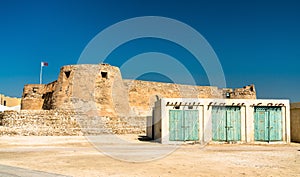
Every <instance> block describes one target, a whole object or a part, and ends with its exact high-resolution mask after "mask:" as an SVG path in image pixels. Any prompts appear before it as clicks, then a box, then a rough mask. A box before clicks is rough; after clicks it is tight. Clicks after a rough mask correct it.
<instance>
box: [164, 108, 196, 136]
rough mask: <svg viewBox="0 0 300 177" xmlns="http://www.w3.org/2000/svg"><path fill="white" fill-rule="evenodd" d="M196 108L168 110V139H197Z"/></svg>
mask: <svg viewBox="0 0 300 177" xmlns="http://www.w3.org/2000/svg"><path fill="white" fill-rule="evenodd" d="M198 115H199V112H198V110H170V112H169V139H170V141H189V140H199V130H198V129H199V124H198Z"/></svg>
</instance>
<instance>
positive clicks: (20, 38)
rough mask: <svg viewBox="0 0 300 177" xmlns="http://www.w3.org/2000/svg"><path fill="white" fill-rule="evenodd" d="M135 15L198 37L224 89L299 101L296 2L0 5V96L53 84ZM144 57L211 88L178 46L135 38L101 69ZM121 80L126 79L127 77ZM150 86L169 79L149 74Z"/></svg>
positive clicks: (14, 0) (9, 0)
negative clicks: (163, 61) (216, 64)
mask: <svg viewBox="0 0 300 177" xmlns="http://www.w3.org/2000/svg"><path fill="white" fill-rule="evenodd" d="M139 16H163V17H169V18H173V19H176V20H179V21H181V22H183V23H186V24H188V25H190V26H191V27H193V28H194V29H196V30H197V31H198V32H199V33H201V34H202V35H203V36H204V37H205V38H206V40H207V41H208V42H209V43H210V45H211V46H212V48H213V49H214V50H215V53H216V54H217V56H218V58H219V60H220V62H221V65H222V68H223V71H224V74H225V77H226V84H227V87H233V88H236V87H242V86H245V85H248V84H252V83H253V84H255V86H256V91H257V95H258V97H259V98H288V99H290V100H291V102H299V101H300V92H299V91H300V1H297V0H295V1H290V0H282V1H276V0H274V1H271V0H270V1H255V0H251V1H239V0H236V1H233V0H229V1H223V0H220V1H216V0H209V1H201V0H199V1H197V0H194V1H191V0H184V1H183V0H181V1H179V0H178V1H174V0H172V1H161V0H151V1H141V0H136V1H135V0H128V1H125V0H119V1H115V0H110V1H101V0H97V1H90V0H84V1H83V0H82V1H75V0H70V1H64V0H57V1H56V0H49V1H47V0H43V1H31V0H26V1H21V0H0V25H1V28H0V45H1V47H0V59H1V67H0V93H3V94H6V95H9V96H18V97H20V96H21V95H22V89H23V86H24V84H30V83H38V82H39V72H40V62H41V61H46V62H48V63H49V66H48V67H45V68H44V82H45V83H48V82H51V81H54V80H56V79H57V76H58V73H59V69H60V67H61V66H63V65H68V64H76V63H77V61H78V58H79V56H80V54H81V52H82V51H83V49H84V48H85V46H86V45H87V44H88V43H89V41H90V40H91V39H93V37H94V36H95V35H97V34H98V33H99V32H101V31H102V30H103V29H105V28H107V27H109V26H110V25H113V24H115V23H117V22H120V21H122V20H126V19H129V18H133V17H139ZM143 52H161V53H166V54H168V55H172V56H173V57H179V58H180V57H181V58H182V57H184V58H185V60H184V61H185V62H184V65H186V67H187V68H189V70H190V71H191V72H192V74H193V76H194V77H196V78H197V79H196V82H197V84H198V85H209V82H208V79H207V76H206V75H205V72H204V70H203V69H202V68H201V66H198V65H199V64H198V65H197V63H194V60H193V56H192V55H191V54H190V53H189V52H188V51H185V50H184V49H181V48H180V46H178V45H176V44H174V43H170V42H168V41H164V40H160V39H152V38H148V39H143V40H142V39H139V40H134V41H130V42H128V43H126V44H124V45H122V46H120V47H119V48H117V49H116V50H115V51H114V52H113V53H112V54H111V55H110V56H109V57H108V59H107V62H108V63H110V64H112V65H115V66H120V65H121V64H122V63H123V62H124V61H125V60H127V59H128V58H130V57H133V56H135V55H138V54H140V53H143ZM125 75H126V74H125ZM140 78H142V79H148V80H164V79H165V80H167V79H166V78H164V77H163V76H162V75H159V74H154V73H152V74H151V73H149V74H148V75H147V74H146V75H144V76H141V77H140Z"/></svg>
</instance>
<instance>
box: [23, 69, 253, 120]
mask: <svg viewBox="0 0 300 177" xmlns="http://www.w3.org/2000/svg"><path fill="white" fill-rule="evenodd" d="M162 97H164V98H180V97H182V98H228V99H256V92H255V88H254V85H250V86H246V87H244V88H237V89H231V88H217V87H214V86H191V85H179V84H173V83H160V82H149V81H140V80H123V79H122V76H121V72H120V70H119V68H117V67H114V66H110V65H108V64H99V65H68V66H63V67H62V68H61V70H60V73H59V76H58V79H57V81H54V82H52V83H49V84H45V85H39V84H30V85H25V87H24V90H23V95H22V101H21V109H22V110H52V109H63V110H74V109H75V110H81V111H85V112H88V111H90V112H97V115H99V116H108V117H128V116H150V115H152V108H153V106H154V102H155V101H156V100H158V99H159V98H162Z"/></svg>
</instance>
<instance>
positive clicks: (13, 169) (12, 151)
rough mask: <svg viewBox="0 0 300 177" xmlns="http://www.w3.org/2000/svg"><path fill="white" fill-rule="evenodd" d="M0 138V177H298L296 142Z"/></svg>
mask: <svg viewBox="0 0 300 177" xmlns="http://www.w3.org/2000/svg"><path fill="white" fill-rule="evenodd" d="M91 139H92V138H89V139H87V138H86V137H32V136H31V137H0V143H1V144H0V176H60V175H62V176H300V144H295V143H294V144H293V143H292V144H290V145H236V144H223V145H206V146H202V145H200V144H193V145H192V144H188V145H181V146H174V145H161V144H159V143H154V142H148V141H140V140H138V136H137V135H126V136H124V135H123V136H119V137H118V139H119V140H122V141H118V140H116V139H115V140H114V138H112V137H109V136H108V137H106V136H103V137H102V139H97V140H95V139H94V140H93V141H92V142H93V144H94V145H93V144H92V143H90V141H88V140H91Z"/></svg>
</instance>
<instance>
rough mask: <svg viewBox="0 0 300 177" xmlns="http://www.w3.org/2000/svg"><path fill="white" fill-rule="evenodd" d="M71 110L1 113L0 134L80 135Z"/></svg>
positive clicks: (74, 113)
mask: <svg viewBox="0 0 300 177" xmlns="http://www.w3.org/2000/svg"><path fill="white" fill-rule="evenodd" d="M77 114H78V113H76V112H72V111H56V110H51V111H48V110H43V111H41V110H21V111H5V112H4V113H2V115H1V116H0V118H1V117H2V120H1V122H2V124H1V126H0V135H23V136H30V135H32V136H70V135H71V136H72V135H81V134H82V133H81V131H80V126H79V124H78V123H77V122H76V119H75V115H77Z"/></svg>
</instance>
